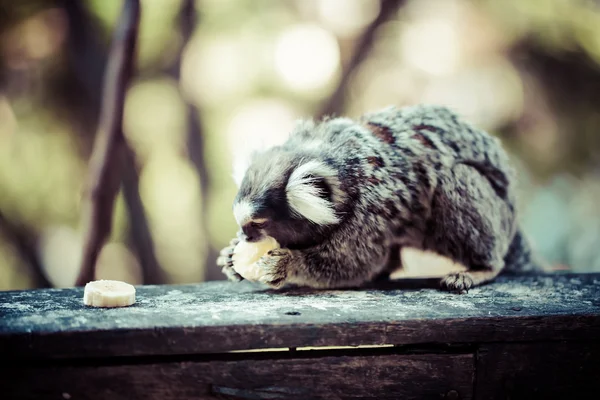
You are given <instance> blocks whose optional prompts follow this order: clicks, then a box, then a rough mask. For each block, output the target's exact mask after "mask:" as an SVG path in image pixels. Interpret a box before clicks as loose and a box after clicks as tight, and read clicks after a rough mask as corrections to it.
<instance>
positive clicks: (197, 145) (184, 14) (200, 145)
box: [169, 0, 218, 279]
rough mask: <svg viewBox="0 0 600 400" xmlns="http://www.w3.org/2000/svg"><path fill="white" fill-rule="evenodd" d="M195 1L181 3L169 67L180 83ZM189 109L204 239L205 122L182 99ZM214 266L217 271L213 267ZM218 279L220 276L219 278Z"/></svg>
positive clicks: (210, 258)
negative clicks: (176, 40) (177, 43)
mask: <svg viewBox="0 0 600 400" xmlns="http://www.w3.org/2000/svg"><path fill="white" fill-rule="evenodd" d="M194 3H195V2H194V0H184V1H183V3H182V4H181V9H180V11H179V15H178V18H177V22H178V29H179V34H180V37H181V38H180V39H181V43H180V47H179V49H178V52H177V56H176V58H175V62H174V63H173V65H172V66H171V68H170V71H169V72H170V74H171V76H173V78H175V79H176V80H177V81H178V82H179V83H180V84H181V61H182V57H183V51H184V50H185V47H186V46H187V44H188V43H189V41H190V39H191V37H192V34H193V33H194V28H195V27H196V23H197V15H196V9H195V7H194ZM183 98H184V102H185V106H186V120H187V133H186V147H187V153H188V157H189V159H190V161H191V162H192V164H193V165H194V168H195V170H196V174H197V176H198V180H199V187H200V193H201V196H202V197H201V200H200V201H201V203H202V204H201V207H202V210H201V213H202V214H201V215H202V220H203V222H204V223H203V228H204V229H203V230H204V234H205V236H206V235H207V229H206V222H205V221H206V214H207V201H206V199H207V196H206V193H207V188H208V187H209V184H210V182H209V180H210V177H209V174H208V170H207V168H206V163H205V162H204V140H203V139H204V135H203V132H202V122H201V120H200V111H199V110H198V109H197V108H196V107H195V106H194V105H193V104H191V103H190V102H189V101H188V100H187V99H186V98H185V96H183ZM206 242H207V244H208V246H209V248H208V251H207V254H206V257H205V262H204V268H205V274H206V277H207V278H213V276H212V275H214V271H215V270H216V261H215V260H216V258H217V253H216V250H215V249H213V248H212V246H210V242H209V241H208V240H207V241H206ZM211 266H214V267H215V268H211ZM217 279H218V277H217Z"/></svg>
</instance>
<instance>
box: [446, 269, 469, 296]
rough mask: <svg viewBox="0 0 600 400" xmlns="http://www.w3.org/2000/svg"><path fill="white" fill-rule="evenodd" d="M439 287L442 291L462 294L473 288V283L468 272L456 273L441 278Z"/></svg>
mask: <svg viewBox="0 0 600 400" xmlns="http://www.w3.org/2000/svg"><path fill="white" fill-rule="evenodd" d="M440 286H441V288H442V290H447V291H449V292H456V293H458V294H463V293H467V292H468V291H469V289H471V288H472V287H473V286H475V283H474V282H473V278H472V277H471V274H470V273H469V272H456V273H452V274H448V275H446V276H445V277H443V278H442V280H441V282H440Z"/></svg>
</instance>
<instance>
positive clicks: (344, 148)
mask: <svg viewBox="0 0 600 400" xmlns="http://www.w3.org/2000/svg"><path fill="white" fill-rule="evenodd" d="M515 207H516V198H515V178H514V172H513V170H512V168H511V166H510V163H509V159H508V156H507V154H506V152H505V151H504V150H503V148H502V146H501V143H500V142H499V140H498V139H497V138H495V137H492V136H491V135H489V134H487V133H486V132H484V131H481V130H478V129H476V128H474V127H472V126H470V125H469V124H467V123H466V122H464V121H462V120H461V119H460V118H459V117H458V116H457V115H456V114H454V113H453V112H452V111H450V110H449V109H447V108H445V107H441V106H431V105H418V106H411V107H404V108H396V107H388V108H385V109H383V110H381V111H378V112H374V113H369V114H366V115H364V116H363V117H361V118H360V119H359V120H357V121H354V120H351V119H348V118H331V119H325V120H323V121H321V122H318V123H315V122H313V121H302V122H300V123H299V124H298V125H297V127H296V128H295V129H294V131H293V132H292V133H291V135H290V137H289V138H288V140H287V141H286V142H285V143H284V144H283V145H281V146H276V147H273V148H270V149H266V150H264V151H262V152H259V153H256V154H254V155H253V157H252V159H251V161H250V163H249V166H248V168H247V170H246V171H245V173H244V175H243V179H242V180H241V181H240V182H239V192H238V194H237V196H236V198H235V201H234V206H233V211H234V214H235V218H236V220H237V223H238V224H239V226H240V227H241V230H240V231H239V232H238V237H237V238H236V239H234V240H232V242H231V243H230V246H228V247H226V248H225V249H223V250H222V252H221V256H220V257H219V259H218V264H219V265H220V266H222V267H223V272H224V273H225V274H226V275H227V276H228V277H229V278H230V279H232V280H240V279H242V278H241V277H240V276H239V275H238V274H237V273H236V272H235V271H234V270H233V268H232V265H233V264H232V261H231V254H232V252H233V247H234V246H235V245H236V244H237V242H238V241H239V240H248V241H258V240H260V239H262V238H264V237H265V235H268V236H272V237H273V238H275V239H276V240H277V241H278V242H279V243H280V245H281V249H277V250H273V251H271V252H269V253H268V254H267V255H265V256H264V257H262V258H261V259H260V260H259V263H260V264H261V268H263V270H264V271H265V275H264V276H263V278H262V279H261V281H262V282H263V283H266V284H268V285H270V286H272V287H275V288H279V287H282V286H284V285H286V284H289V283H291V284H296V285H302V286H309V287H315V288H343V287H355V286H359V285H361V284H363V283H365V282H368V281H371V280H373V279H375V278H378V277H381V276H386V275H389V273H390V272H391V271H393V270H396V269H397V268H399V267H400V264H399V263H400V262H401V261H400V260H401V257H400V256H399V254H400V250H401V248H402V246H410V247H416V248H420V249H423V250H429V251H433V252H435V253H438V254H441V255H443V256H446V257H449V258H450V259H452V260H454V261H457V262H459V263H461V264H463V265H465V266H466V267H467V271H465V272H459V273H452V274H449V275H447V276H445V277H444V278H443V279H442V280H441V287H442V288H443V289H446V290H451V291H457V292H464V291H467V290H468V289H469V288H471V287H474V286H477V285H480V284H482V283H485V282H488V281H491V280H493V279H494V278H495V277H496V276H497V275H498V274H499V273H500V272H501V271H503V270H504V271H505V270H513V271H514V270H523V269H534V268H536V264H535V263H534V262H533V260H532V255H531V251H530V247H529V244H528V242H527V240H526V238H525V237H524V235H523V233H522V231H521V230H520V228H519V225H518V222H517V212H516V209H515Z"/></svg>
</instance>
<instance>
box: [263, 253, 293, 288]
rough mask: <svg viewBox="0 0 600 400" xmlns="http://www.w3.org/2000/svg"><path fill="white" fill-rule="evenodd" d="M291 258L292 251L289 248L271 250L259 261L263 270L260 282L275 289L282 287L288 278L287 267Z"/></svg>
mask: <svg viewBox="0 0 600 400" xmlns="http://www.w3.org/2000/svg"><path fill="white" fill-rule="evenodd" d="M290 260H291V253H290V251H289V250H286V249H274V250H271V251H269V252H268V253H267V254H266V255H264V256H262V257H261V258H260V260H258V261H257V263H258V264H259V268H260V269H261V270H262V271H263V275H262V276H261V277H260V279H259V282H261V283H264V284H266V285H269V286H271V287H273V288H275V289H279V288H281V287H282V286H283V285H284V284H285V280H286V279H287V268H288V264H289V262H290Z"/></svg>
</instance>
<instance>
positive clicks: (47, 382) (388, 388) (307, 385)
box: [0, 354, 474, 400]
mask: <svg viewBox="0 0 600 400" xmlns="http://www.w3.org/2000/svg"><path fill="white" fill-rule="evenodd" d="M473 360H474V356H473V355H471V354H459V355H456V354H453V355H440V354H426V355H420V354H410V355H383V356H356V357H348V356H339V357H322V358H318V359H302V358H300V359H274V360H239V361H218V360H217V361H210V362H192V361H186V362H166V363H153V364H141V365H140V364H130V365H90V364H88V365H78V366H46V367H23V368H14V367H11V368H7V369H6V370H4V371H3V370H2V368H1V367H0V372H2V374H3V375H2V376H3V379H6V380H7V382H10V385H8V386H7V387H5V389H4V394H6V395H8V398H9V399H14V400H17V399H19V400H20V399H41V398H47V399H61V398H71V399H78V400H79V399H123V400H125V399H127V400H129V399H157V400H158V399H160V400H170V399H173V400H181V399H205V398H207V399H214V398H228V399H233V398H235V399H298V400H306V399H315V398H322V399H332V400H333V399H348V398H387V399H436V400H437V399H444V398H448V397H447V394H448V393H451V396H450V397H452V394H456V395H459V396H460V398H461V399H471V398H472V391H473V377H474V376H473V375H474V372H473ZM454 398H457V397H454Z"/></svg>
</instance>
